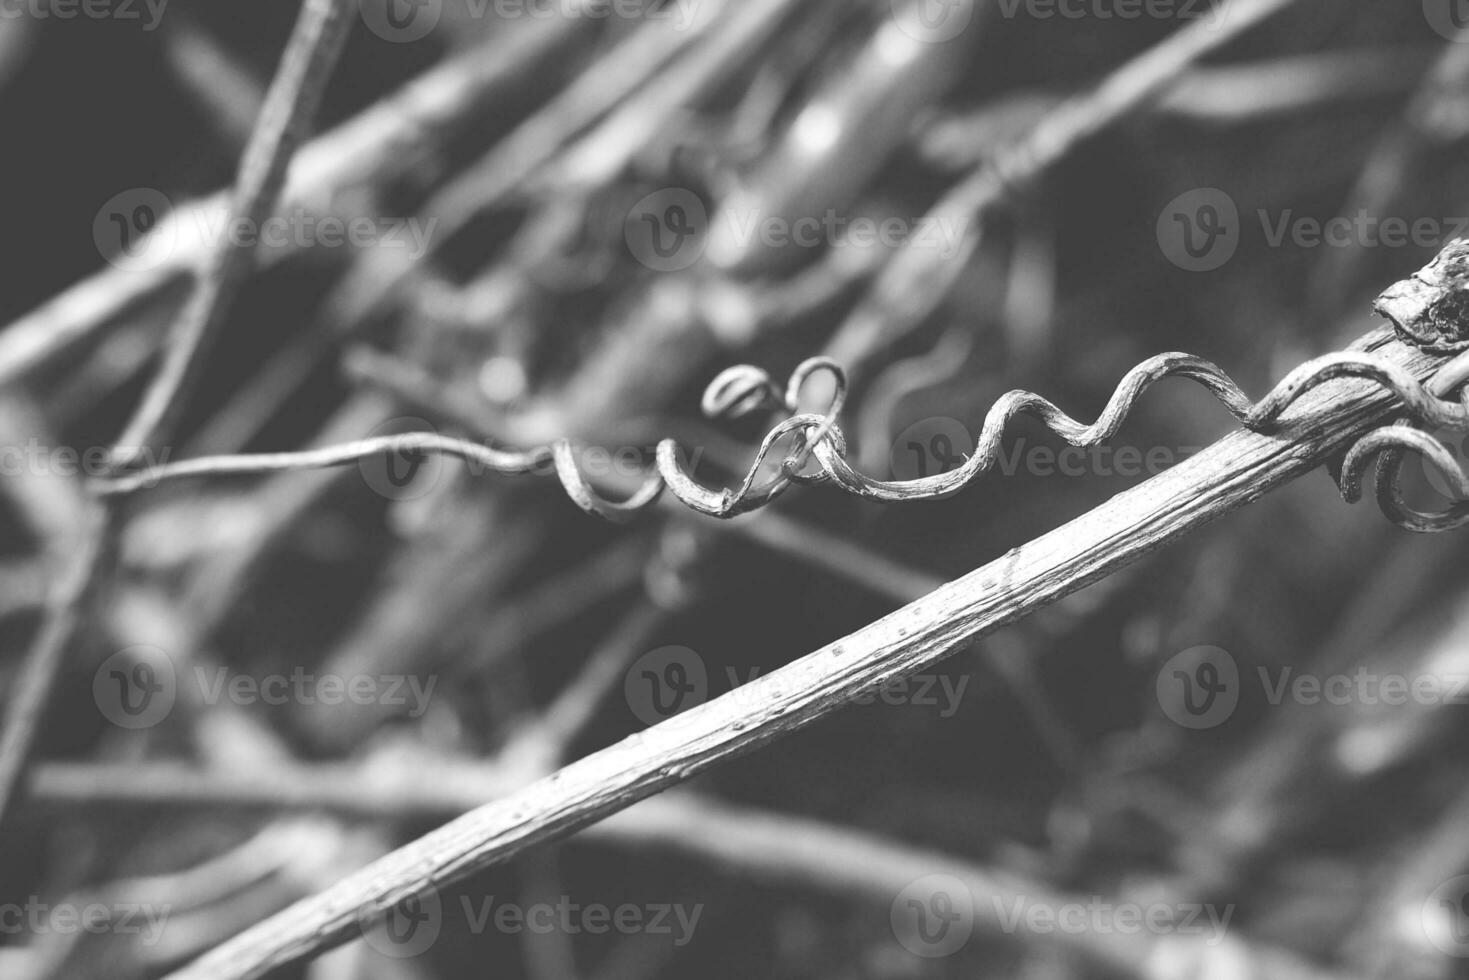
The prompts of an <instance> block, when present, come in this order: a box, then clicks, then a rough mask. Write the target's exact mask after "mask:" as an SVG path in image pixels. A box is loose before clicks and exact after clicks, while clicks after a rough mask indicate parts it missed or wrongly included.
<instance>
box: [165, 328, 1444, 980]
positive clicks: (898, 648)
mask: <svg viewBox="0 0 1469 980" xmlns="http://www.w3.org/2000/svg"><path fill="white" fill-rule="evenodd" d="M1360 346H1361V347H1362V348H1364V349H1368V350H1376V351H1378V353H1380V354H1381V355H1383V356H1385V357H1387V358H1388V359H1390V360H1391V361H1393V362H1394V363H1397V364H1399V365H1402V366H1404V367H1405V368H1406V369H1408V370H1410V371H1412V372H1413V373H1414V374H1415V375H1416V376H1420V377H1428V376H1430V375H1431V374H1432V372H1433V371H1434V370H1435V369H1436V368H1437V367H1438V366H1440V364H1441V363H1442V359H1441V358H1435V357H1432V356H1429V355H1426V354H1424V353H1422V352H1420V351H1417V350H1416V349H1412V348H1409V347H1406V346H1404V345H1403V344H1400V343H1397V342H1395V341H1393V340H1391V335H1390V334H1389V332H1388V331H1386V330H1380V331H1377V332H1375V333H1374V334H1372V335H1369V336H1368V337H1367V338H1364V340H1363V342H1362V343H1361V345H1360ZM1399 411H1400V403H1399V402H1398V401H1397V400H1396V399H1395V398H1394V397H1392V396H1391V395H1389V394H1387V393H1384V392H1383V391H1382V389H1381V388H1379V387H1378V386H1377V385H1376V384H1373V383H1370V382H1364V381H1357V380H1346V379H1342V380H1339V381H1335V382H1332V383H1328V384H1326V385H1324V386H1322V387H1320V388H1317V389H1315V390H1313V391H1311V392H1309V393H1307V394H1306V395H1304V396H1303V397H1302V398H1301V399H1300V401H1298V402H1297V403H1295V405H1294V406H1293V408H1292V409H1291V410H1290V411H1289V412H1288V413H1287V414H1286V415H1285V416H1284V418H1283V420H1282V422H1283V425H1284V434H1280V435H1263V434H1259V433H1254V432H1236V433H1234V434H1232V435H1230V436H1227V437H1226V438H1224V439H1222V440H1221V441H1219V442H1217V443H1215V444H1214V445H1213V446H1211V447H1209V448H1208V449H1206V450H1204V451H1203V452H1201V453H1199V454H1198V455H1196V456H1194V457H1192V458H1190V459H1189V460H1187V461H1185V462H1183V463H1182V464H1180V465H1179V466H1177V467H1175V468H1174V469H1171V470H1169V471H1167V472H1165V473H1163V474H1161V475H1159V476H1157V477H1154V478H1153V479H1151V480H1149V481H1148V482H1146V483H1144V484H1142V485H1141V486H1138V487H1135V488H1134V489H1132V490H1130V491H1127V492H1125V493H1122V494H1120V495H1118V496H1116V497H1114V498H1112V499H1111V500H1109V501H1108V502H1106V503H1104V504H1103V505H1101V506H1100V507H1098V508H1096V509H1095V510H1093V511H1091V512H1090V513H1088V514H1085V515H1083V516H1082V517H1080V518H1078V519H1077V520H1075V521H1073V522H1071V523H1070V524H1068V525H1066V526H1064V527H1062V528H1060V529H1058V530H1056V531H1053V532H1052V533H1050V534H1047V535H1045V536H1043V537H1041V538H1038V539H1036V540H1034V541H1031V542H1029V543H1028V544H1026V545H1024V546H1022V547H1020V548H1017V549H1015V550H1013V551H1011V552H1010V553H1009V554H1007V555H1005V556H1004V557H1003V558H1000V559H999V560H997V561H994V562H991V563H990V564H988V565H985V566H983V567H981V568H979V569H977V570H976V571H974V572H971V573H969V574H968V575H966V576H964V577H962V578H960V579H958V580H956V581H954V582H951V583H949V584H948V585H945V586H944V587H943V588H941V589H939V590H938V591H936V592H934V593H932V594H931V595H929V596H927V597H925V598H923V599H920V600H918V601H917V602H915V603H912V604H911V605H909V606H907V607H905V608H903V609H900V610H898V611H897V612H895V613H893V614H892V615H890V616H887V617H886V618H884V619H882V620H879V621H878V622H876V623H873V624H872V625H870V626H867V627H865V628H863V629H861V630H858V631H857V632H855V633H853V634H851V635H849V636H847V637H844V638H842V639H840V640H838V641H836V642H835V643H832V644H830V645H828V646H826V647H824V648H822V649H820V650H818V651H816V652H815V653H812V654H810V655H808V656H806V657H803V658H801V659H799V660H797V661H795V662H794V663H791V664H790V665H788V666H786V667H784V668H782V669H780V670H777V671H775V672H773V673H771V674H769V675H766V676H765V677H764V678H763V679H761V680H759V681H756V682H754V684H752V685H747V687H746V689H744V690H742V691H741V692H740V693H739V696H733V695H725V696H723V697H721V698H718V699H716V700H713V701H710V702H707V703H705V704H703V705H701V706H699V707H696V708H694V709H692V710H690V711H688V712H686V713H684V714H682V715H679V716H677V717H675V718H673V719H670V720H669V721H667V722H664V723H663V724H661V725H658V726H655V727H653V728H650V729H648V730H647V731H645V732H642V733H641V734H639V735H635V736H632V737H631V738H629V739H627V740H625V741H623V742H621V743H619V744H617V745H614V746H612V747H610V748H607V749H605V750H603V751H601V752H598V753H595V754H594V755H591V756H589V757H587V758H585V759H583V760H582V761H580V762H577V763H575V764H573V765H571V766H568V767H566V768H564V769H562V770H560V771H559V772H557V773H555V774H553V775H552V776H550V777H548V778H546V779H544V780H541V781H540V782H538V783H536V784H534V785H532V786H529V787H527V788H525V789H523V790H521V791H519V792H516V793H514V794H512V795H511V796H509V797H507V798H506V799H504V800H500V801H498V802H495V803H492V804H490V805H488V806H485V807H482V808H480V809H478V810H475V811H473V812H471V813H469V814H466V815H465V816H463V817H461V818H459V819H458V820H455V821H453V822H452V823H450V824H448V825H446V826H444V827H442V828H440V829H439V830H437V831H434V832H433V833H431V834H428V835H427V836H425V837H422V838H420V839H419V840H417V841H415V842H413V843H411V844H409V845H407V846H405V847H403V848H401V849H399V850H397V851H395V852H393V853H392V854H390V855H388V856H387V857H385V858H383V859H382V860H381V861H378V862H375V863H374V864H372V865H370V866H369V867H367V868H364V869H363V870H362V871H360V872H358V873H357V874H354V875H352V876H351V877H349V878H347V879H345V880H343V881H341V882H339V883H338V884H336V885H335V886H333V887H332V888H329V889H327V890H326V891H323V892H321V893H319V894H318V895H316V896H314V897H312V898H310V899H307V900H305V901H303V902H300V903H297V904H296V905H295V906H293V907H291V908H289V909H286V910H285V911H284V912H282V913H280V914H278V915H276V916H273V917H271V918H270V919H267V920H266V921H264V922H262V923H260V924H259V925H258V926H256V927H254V928H252V929H249V930H247V931H246V932H244V933H243V934H241V935H240V936H238V937H236V938H235V939H233V940H231V941H230V942H228V943H226V944H224V945H223V946H221V947H220V948H218V949H216V950H215V951H213V952H212V953H210V954H209V955H207V956H205V957H203V958H201V959H200V960H198V961H197V962H195V963H193V964H191V965H189V966H187V967H185V968H183V969H182V970H180V971H178V972H177V973H175V974H173V978H174V980H251V978H256V977H261V976H264V975H265V974H267V973H269V972H270V971H272V970H275V969H278V968H280V967H283V966H286V965H288V964H290V963H294V962H297V961H299V960H301V959H304V958H306V957H308V956H311V955H314V954H316V953H318V952H320V951H322V950H324V949H326V948H329V947H331V946H334V945H337V944H340V943H341V942H344V941H345V940H347V939H348V938H350V937H351V936H352V935H353V934H354V932H355V931H356V930H357V928H358V927H359V923H360V921H361V920H360V916H362V915H363V914H364V910H369V911H368V912H367V913H366V914H367V915H369V917H371V916H372V915H374V914H376V915H379V916H381V915H384V914H386V911H387V910H388V909H389V908H391V907H392V906H393V905H394V904H395V903H396V902H398V901H400V900H402V899H404V898H405V897H408V896H410V895H414V894H417V893H419V892H422V891H425V890H427V889H429V888H434V887H438V886H443V885H446V884H449V883H451V882H455V881H458V880H460V879H462V878H464V877H466V876H468V875H470V874H473V873H476V872H478V871H481V870H484V869H485V868H487V867H490V866H493V865H496V864H499V863H501V862H504V861H506V860H508V859H509V858H511V857H513V856H514V855H515V854H517V853H520V852H521V851H523V850H525V849H526V848H528V847H531V846H533V845H535V844H538V843H542V842H545V841H548V840H552V839H556V838H560V837H564V836H565V835H567V834H569V833H571V832H573V831H575V830H578V829H580V828H582V827H585V826H587V825H588V824H591V823H594V822H595V821H597V820H598V819H600V818H602V817H604V816H606V815H608V814H610V813H613V812H616V811H618V810H621V809H624V808H626V807H628V806H630V805H632V804H633V803H635V802H637V801H638V800H641V799H645V798H646V797H648V796H651V795H653V794H655V793H657V792H659V791H661V790H664V789H667V788H669V787H671V786H674V785H676V784H678V783H680V782H682V781H684V780H687V779H689V778H690V777H692V776H694V775H695V774H697V773H699V772H702V771H704V770H706V769H708V768H710V767H711V766H714V765H716V764H718V763H720V762H722V761H726V760H728V759H731V758H734V757H736V756H739V755H742V754H745V753H747V752H750V751H752V750H754V749H756V748H758V747H760V746H762V745H764V744H766V743H768V742H770V741H772V740H774V739H776V738H778V737H780V736H782V735H786V734H790V733H792V732H794V731H797V730H800V729H802V728H804V727H806V726H807V725H809V724H811V723H812V722H814V721H816V720H817V719H820V718H822V717H825V716H826V715H829V714H830V713H832V712H834V711H836V710H838V709H839V708H841V707H843V706H845V705H846V704H848V703H850V702H851V701H852V700H853V699H854V698H856V697H859V696H861V695H863V694H865V693H867V692H869V691H871V690H874V689H877V688H880V687H881V686H882V685H884V684H886V683H888V682H889V681H891V680H892V679H894V678H897V677H904V676H908V675H909V674H912V673H914V672H917V671H920V670H923V669H925V668H928V667H931V666H932V665H934V664H936V663H938V662H940V661H942V660H943V659H945V658H947V657H948V656H950V655H952V654H954V653H955V652H957V651H958V650H960V649H962V648H963V647H965V646H966V645H967V644H969V643H970V642H972V641H973V640H975V639H976V638H978V637H980V636H983V635H984V634H986V633H989V632H992V631H994V630H996V629H999V628H1000V627H1002V626H1005V625H1007V624H1009V623H1012V622H1014V621H1016V620H1019V619H1022V618H1024V617H1025V616H1027V615H1029V614H1030V613H1031V612H1034V611H1035V610H1037V609H1039V608H1041V607H1043V606H1046V605H1049V604H1050V603H1052V602H1055V601H1056V600H1058V599H1060V598H1062V597H1063V596H1065V595H1068V594H1070V593H1073V592H1076V591H1078V590H1080V589H1082V588H1084V587H1086V586H1087V585H1090V584H1092V583H1093V582H1096V581H1099V580H1100V579H1102V578H1105V577H1106V576H1108V575H1110V574H1112V573H1113V572H1115V571H1117V570H1118V569H1120V568H1123V567H1125V566H1127V565H1129V564H1131V563H1132V562H1134V561H1137V560H1138V559H1140V558H1142V557H1143V556H1145V555H1147V554H1149V553H1150V552H1152V551H1155V550H1157V549H1158V548H1160V547H1162V546H1163V545H1165V544H1168V543H1171V542H1173V541H1176V540H1178V539H1180V538H1182V537H1184V536H1186V535H1187V534H1189V533H1190V532H1192V531H1194V530H1196V529H1198V528H1199V527H1202V526H1203V525H1205V524H1207V523H1210V522H1211V521H1214V520H1216V519H1218V518H1220V517H1222V516H1224V515H1225V514H1228V513H1230V512H1232V511H1234V510H1237V509H1239V508H1241V507H1243V506H1245V505H1246V504H1249V503H1252V502H1253V501H1255V500H1258V499H1259V498H1260V497H1261V496H1263V495H1264V494H1266V493H1268V492H1270V491H1271V490H1274V489H1276V488H1277V487H1279V486H1281V485H1283V484H1285V483H1287V482H1289V481H1291V480H1292V479H1295V478H1296V477H1299V476H1302V475H1304V474H1305V473H1307V472H1309V471H1311V470H1313V469H1315V468H1316V467H1318V466H1319V465H1321V464H1322V463H1323V462H1324V461H1326V460H1327V459H1328V458H1329V457H1331V456H1332V455H1333V454H1334V453H1336V452H1337V451H1339V450H1340V449H1341V448H1342V447H1343V446H1344V445H1345V444H1346V443H1348V442H1350V441H1351V440H1353V439H1355V438H1359V437H1361V436H1362V435H1364V434H1365V433H1366V432H1367V431H1369V430H1370V429H1371V428H1373V427H1375V426H1378V425H1381V424H1382V423H1383V422H1384V421H1386V420H1389V419H1391V418H1393V417H1394V416H1395V415H1396V414H1397V413H1398V412H1399Z"/></svg>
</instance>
